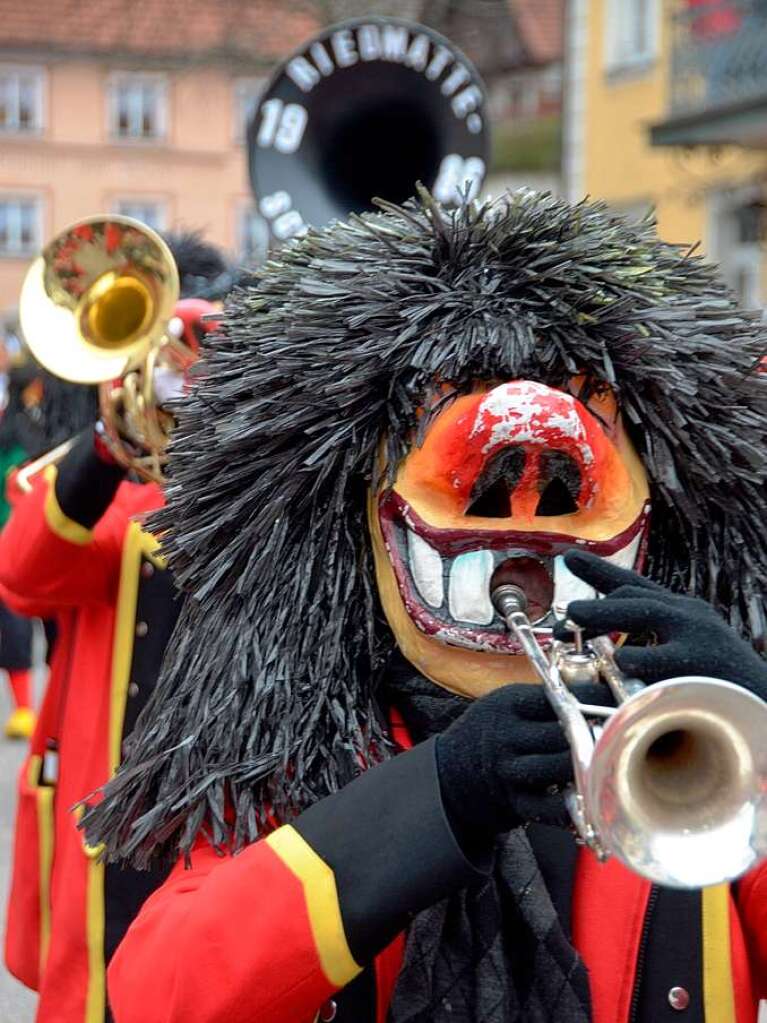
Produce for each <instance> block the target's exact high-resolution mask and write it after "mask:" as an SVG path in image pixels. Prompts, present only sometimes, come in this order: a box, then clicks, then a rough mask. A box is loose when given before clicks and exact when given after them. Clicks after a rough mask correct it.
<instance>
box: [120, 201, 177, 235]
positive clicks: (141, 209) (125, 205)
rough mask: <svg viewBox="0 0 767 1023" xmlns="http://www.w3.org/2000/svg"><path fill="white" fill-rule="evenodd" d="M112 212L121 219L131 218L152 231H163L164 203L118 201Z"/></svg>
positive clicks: (164, 220) (164, 219)
mask: <svg viewBox="0 0 767 1023" xmlns="http://www.w3.org/2000/svg"><path fill="white" fill-rule="evenodd" d="M114 212H115V213H119V214H121V215H122V216H123V217H133V219H134V220H140V221H141V223H142V224H146V226H147V227H151V228H152V230H154V231H164V230H165V225H166V221H167V217H166V215H165V203H164V202H157V201H154V200H148V199H118V201H117V202H116V203H115V205H114Z"/></svg>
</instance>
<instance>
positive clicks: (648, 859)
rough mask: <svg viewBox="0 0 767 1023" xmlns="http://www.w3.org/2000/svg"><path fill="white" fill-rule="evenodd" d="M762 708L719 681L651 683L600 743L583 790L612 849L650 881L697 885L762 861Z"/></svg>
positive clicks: (766, 792)
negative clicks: (586, 784)
mask: <svg viewBox="0 0 767 1023" xmlns="http://www.w3.org/2000/svg"><path fill="white" fill-rule="evenodd" d="M765 736H767V704H765V703H764V702H763V701H762V700H760V699H759V698H758V697H756V696H754V695H753V694H752V693H750V692H748V691H747V690H745V689H743V688H741V687H740V686H736V685H733V684H732V683H730V682H725V681H722V680H719V679H712V678H704V677H699V676H689V677H682V678H675V679H669V680H667V681H665V682H659V683H657V684H656V685H651V686H648V687H647V688H646V689H644V690H643V691H642V692H640V693H638V694H637V695H636V696H633V697H632V698H631V699H630V700H628V701H627V702H626V703H624V704H623V705H622V706H621V707H620V708H619V709H618V710H617V711H616V713H615V714H614V715H613V716H612V717H611V718H610V719H609V721H608V722H607V724H606V726H605V729H604V731H603V733H602V735H601V737H600V738H599V739H598V741H597V744H596V748H595V750H594V755H593V758H592V761H591V765H590V767H589V771H588V786H587V790H586V792H585V793H584V797H585V801H586V806H587V811H588V812H589V813H590V814H591V815H592V818H591V819H592V820H593V821H594V823H595V826H596V828H597V831H598V832H599V834H600V836H601V838H602V839H603V840H604V843H605V846H606V847H607V849H608V850H609V852H610V853H613V854H614V855H615V856H617V857H618V858H619V859H620V860H622V862H623V863H624V864H626V866H628V867H629V868H631V869H632V870H635V871H637V872H638V873H640V874H642V875H644V876H645V877H648V878H649V879H650V880H652V881H654V882H656V883H657V884H661V885H666V886H669V887H672V888H701V887H705V886H707V885H712V884H719V883H721V882H722V881H727V880H731V879H734V878H736V877H739V876H740V875H741V874H743V873H744V872H745V871H747V870H749V869H750V868H751V867H752V866H754V865H755V864H756V863H757V862H758V861H759V860H760V859H761V858H762V857H764V856H765V855H767V741H765Z"/></svg>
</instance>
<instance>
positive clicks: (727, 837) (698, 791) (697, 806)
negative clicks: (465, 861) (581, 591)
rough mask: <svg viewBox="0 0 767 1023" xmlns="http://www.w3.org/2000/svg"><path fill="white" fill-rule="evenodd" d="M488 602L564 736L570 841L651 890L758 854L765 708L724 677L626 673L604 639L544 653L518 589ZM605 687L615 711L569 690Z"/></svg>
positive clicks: (710, 877) (708, 878)
mask: <svg viewBox="0 0 767 1023" xmlns="http://www.w3.org/2000/svg"><path fill="white" fill-rule="evenodd" d="M491 600H492V603H493V606H494V607H495V609H496V610H497V611H498V613H499V614H500V615H501V617H502V618H503V620H504V622H505V623H506V627H507V628H508V629H509V631H510V632H513V633H514V635H515V637H516V639H517V641H518V642H519V644H520V646H521V647H522V650H523V652H524V654H525V655H526V656H527V657H528V659H529V660H530V662H531V664H532V666H533V668H534V670H535V672H536V674H537V675H538V677H539V678H540V680H541V682H542V684H543V687H544V690H545V692H546V695H547V697H548V699H549V701H550V703H551V706H552V708H553V710H554V712H555V714H556V716H557V718H558V720H559V722H560V724H561V725H562V728H563V730H564V732H565V735H566V736H567V739H568V742H569V745H570V750H571V754H572V760H573V774H574V783H573V785H572V786H571V787H570V788H569V789H568V791H567V792H566V794H565V800H566V803H567V807H568V810H569V812H570V816H571V817H572V821H573V824H574V826H575V830H576V832H577V834H578V836H579V838H580V839H581V840H582V841H583V842H584V843H585V844H586V845H588V846H589V847H590V848H591V849H592V850H593V851H594V853H595V854H596V856H597V857H598V858H599V859H600V860H605V859H607V858H608V857H609V856H615V857H617V859H619V860H620V861H621V862H623V863H624V864H625V865H626V866H627V867H629V868H630V869H631V870H633V871H635V872H636V873H637V874H641V875H642V876H643V877H646V878H648V879H649V880H650V881H653V882H655V883H656V884H661V885H666V886H668V887H672V888H702V887H705V886H707V885H713V884H719V883H721V882H723V881H730V880H734V879H735V878H737V877H740V875H741V874H744V873H745V872H746V871H747V870H749V869H750V868H751V867H753V866H754V865H755V864H756V863H757V862H758V861H759V860H760V859H762V858H763V857H764V856H767V742H765V736H766V735H767V704H765V703H764V702H763V701H762V700H760V699H759V698H758V697H756V696H754V695H753V694H752V693H750V692H748V691H747V690H745V689H743V688H741V687H740V686H736V685H734V684H733V683H731V682H727V681H724V680H723V679H716V678H708V677H705V676H692V675H691V676H682V677H679V678H671V679H666V680H664V681H662V682H658V683H655V684H654V685H651V686H645V685H644V684H643V683H641V682H639V681H637V680H634V679H629V678H626V676H624V675H623V673H622V672H621V670H620V668H619V667H618V665H617V664H616V662H615V658H614V647H613V644H612V642H611V640H610V639H609V637H607V636H600V637H597V638H596V639H594V640H591V641H589V642H585V641H584V640H583V636H582V631H581V630H580V629H579V628H578V626H576V625H574V624H573V623H568V628H569V629H570V631H571V632H572V633H573V641H572V642H567V643H564V642H556V641H555V642H553V644H552V649H551V652H550V653H549V654H548V655H547V653H546V652H545V651H544V649H543V647H542V646H541V645H540V643H539V641H538V639H537V637H536V635H535V633H534V631H533V628H532V626H531V624H530V620H529V618H528V616H527V614H526V610H527V603H528V602H527V598H526V596H525V594H524V592H523V590H522V589H520V587H518V586H515V585H513V584H509V583H502V584H501V585H499V586H496V587H494V588H493V590H492V592H491ZM598 680H601V681H603V682H605V683H606V684H607V685H608V687H609V689H610V691H611V693H612V696H613V698H614V700H615V704H616V705H615V706H614V707H602V706H591V705H587V704H581V703H579V702H578V701H577V699H576V698H575V696H574V695H573V693H572V692H571V691H570V689H569V688H568V686H569V685H572V684H574V683H577V682H594V681H598Z"/></svg>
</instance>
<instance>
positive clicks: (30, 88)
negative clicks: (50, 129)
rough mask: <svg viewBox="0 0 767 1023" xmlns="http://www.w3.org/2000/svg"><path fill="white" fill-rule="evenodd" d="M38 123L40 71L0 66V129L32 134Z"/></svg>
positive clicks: (39, 127) (40, 120)
mask: <svg viewBox="0 0 767 1023" xmlns="http://www.w3.org/2000/svg"><path fill="white" fill-rule="evenodd" d="M42 127H43V73H42V71H40V70H36V69H34V68H26V69H25V68H3V67H0V131H2V132H8V133H11V132H13V133H15V134H19V135H22V134H24V135H26V134H30V135H34V134H37V133H38V132H39V131H41V130H42Z"/></svg>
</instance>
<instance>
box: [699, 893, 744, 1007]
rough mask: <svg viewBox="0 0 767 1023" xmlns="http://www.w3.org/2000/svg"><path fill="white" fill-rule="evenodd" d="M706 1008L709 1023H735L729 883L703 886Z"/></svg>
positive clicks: (704, 1003) (702, 908)
mask: <svg viewBox="0 0 767 1023" xmlns="http://www.w3.org/2000/svg"><path fill="white" fill-rule="evenodd" d="M701 910H702V916H703V921H702V924H703V1008H704V1015H705V1018H706V1023H736V1017H735V997H734V993H733V990H732V961H731V952H730V886H729V885H727V884H718V885H715V886H714V887H712V888H704V889H703V891H702V898H701Z"/></svg>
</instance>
